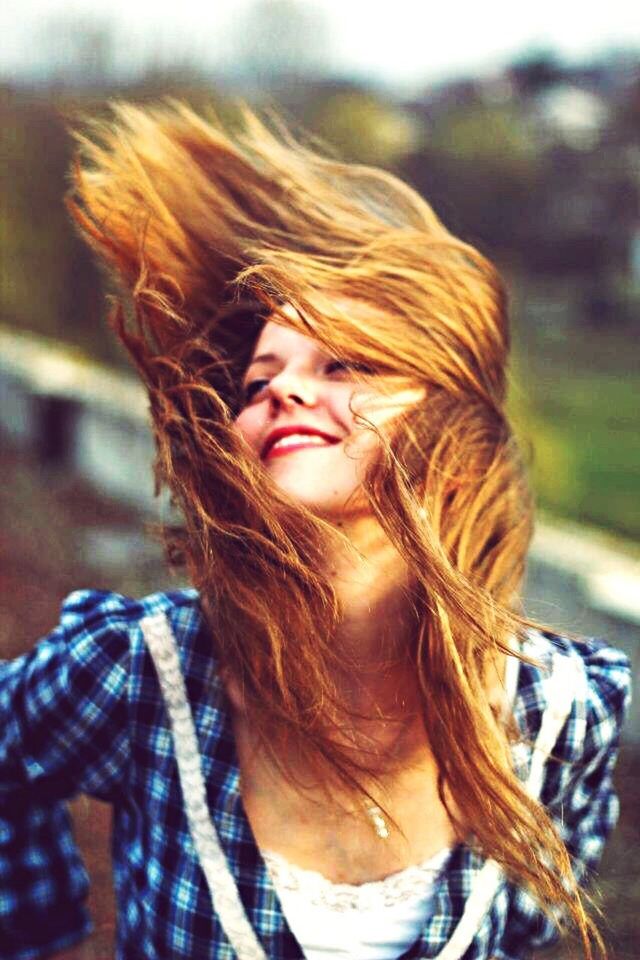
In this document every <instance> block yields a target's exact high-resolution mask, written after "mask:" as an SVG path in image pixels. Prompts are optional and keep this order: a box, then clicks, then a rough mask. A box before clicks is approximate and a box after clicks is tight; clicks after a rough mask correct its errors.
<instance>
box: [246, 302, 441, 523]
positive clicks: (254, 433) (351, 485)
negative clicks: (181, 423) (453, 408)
mask: <svg viewBox="0 0 640 960" xmlns="http://www.w3.org/2000/svg"><path fill="white" fill-rule="evenodd" d="M286 309H287V308H285V312H286ZM362 372H364V373H373V372H374V371H369V370H363V368H362V367H356V366H353V365H351V366H350V365H349V364H348V362H345V361H341V360H337V359H336V358H335V357H332V356H331V355H330V354H329V353H328V352H327V351H326V349H325V348H324V347H323V346H322V345H321V344H319V343H318V342H316V341H315V340H312V339H311V338H310V337H307V336H304V334H301V333H298V332H297V331H295V330H292V329H290V328H288V327H285V326H283V325H282V324H278V323H277V322H275V321H274V320H268V321H267V322H266V324H265V326H264V328H263V330H262V332H261V334H260V336H259V338H258V341H257V343H256V346H255V349H254V351H253V355H252V359H251V361H250V363H249V366H248V367H247V370H246V372H245V376H244V379H243V387H244V397H245V400H244V405H243V407H242V409H241V411H240V413H239V414H238V416H237V417H236V427H237V429H238V431H239V433H240V434H241V436H242V437H243V438H244V439H245V441H246V442H247V443H248V445H249V447H250V448H251V451H252V452H253V454H254V455H255V456H256V458H258V459H259V460H260V461H261V463H262V464H263V465H264V469H265V470H267V471H268V472H269V474H270V475H271V476H272V477H273V479H274V480H275V482H276V483H277V484H278V486H279V487H280V488H281V489H282V490H283V491H284V492H285V493H287V494H289V496H291V497H292V498H293V499H294V500H296V501H298V502H299V503H302V504H304V506H306V507H308V508H309V509H311V510H313V511H314V512H315V513H317V514H319V515H321V516H324V517H326V518H329V519H331V518H334V519H339V518H344V517H347V516H350V515H351V516H353V515H355V514H358V513H363V512H366V510H367V502H366V498H365V497H364V495H363V494H362V491H361V489H360V487H361V483H362V479H363V477H364V475H365V473H366V470H367V468H368V466H369V465H370V464H371V463H372V461H373V459H374V458H375V455H376V452H377V451H378V448H379V445H380V440H379V439H378V437H377V436H376V435H375V433H374V432H373V431H372V430H371V429H369V428H367V427H366V426H362V425H359V424H358V423H357V422H356V415H357V414H360V415H362V416H364V417H366V418H367V420H369V421H370V422H372V423H374V424H375V425H376V427H380V426H382V424H383V423H385V422H387V421H389V420H391V419H392V418H393V417H394V416H397V415H398V414H399V413H401V412H402V411H404V410H405V409H406V408H407V407H408V406H409V405H411V404H413V403H416V402H418V401H419V400H420V399H422V397H423V396H424V391H423V389H422V388H416V387H410V386H409V385H408V383H407V381H402V383H401V382H400V380H399V379H398V380H397V384H398V388H397V390H396V389H395V387H394V390H393V392H390V390H389V388H388V386H387V389H386V390H385V392H383V391H382V384H381V383H380V385H379V387H378V386H376V384H375V377H374V378H373V380H372V381H369V382H367V383H363V382H361V380H360V378H359V377H358V373H362ZM387 382H388V378H387Z"/></svg>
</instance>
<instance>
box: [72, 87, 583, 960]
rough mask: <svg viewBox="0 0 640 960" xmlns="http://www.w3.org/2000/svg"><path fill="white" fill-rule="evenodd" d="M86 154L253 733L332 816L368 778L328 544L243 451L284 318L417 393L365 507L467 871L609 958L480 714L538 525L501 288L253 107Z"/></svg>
mask: <svg viewBox="0 0 640 960" xmlns="http://www.w3.org/2000/svg"><path fill="white" fill-rule="evenodd" d="M77 141H78V154H77V161H76V165H75V168H74V189H73V192H72V194H71V196H70V199H69V205H70V209H71V211H72V214H73V216H74V218H75V220H76V222H77V224H79V226H80V228H81V230H82V232H83V234H84V236H85V237H86V238H87V240H88V241H89V243H90V244H92V246H93V247H94V249H95V250H96V251H97V253H98V255H99V257H100V258H101V259H102V260H103V262H105V263H106V264H107V265H108V266H109V267H110V268H111V270H112V272H113V273H114V274H115V275H116V276H117V278H118V280H119V283H120V289H121V291H122V295H121V296H120V297H119V299H118V302H117V305H116V308H115V312H114V324H115V328H116V330H117V332H118V334H119V336H120V338H121V340H122V341H123V343H124V344H125V346H126V347H127V349H128V350H129V352H130V354H131V355H132V357H133V360H134V362H135V364H136V365H137V368H138V370H139V371H140V373H141V375H142V377H143V378H144V381H145V383H146V386H147V388H148V392H149V397H150V405H151V412H152V416H153V423H154V430H155V437H156V442H157V465H156V470H157V478H158V482H159V483H161V484H166V485H168V487H169V489H170V491H171V493H172V495H173V497H174V499H175V501H176V503H177V504H178V505H179V507H180V509H181V513H182V516H183V518H184V523H183V524H181V525H180V526H179V527H176V526H174V527H172V528H171V529H169V530H168V534H167V536H168V541H169V545H170V549H171V553H172V556H173V557H174V559H175V558H178V559H182V560H184V562H185V563H186V564H187V567H188V572H189V576H190V578H191V580H192V582H193V583H194V585H195V586H196V587H198V589H199V591H200V594H201V597H202V602H203V608H204V610H205V612H206V615H207V618H208V623H209V626H210V630H211V635H212V644H213V647H214V652H215V655H216V656H217V657H218V658H219V660H220V663H221V665H222V667H223V669H224V670H225V671H227V672H228V674H229V675H230V676H232V677H233V678H234V681H235V682H236V683H237V684H239V685H240V687H241V689H242V692H243V696H244V702H245V704H246V709H247V712H248V714H249V717H250V718H251V719H252V720H253V729H255V730H256V731H258V732H259V735H260V736H261V737H262V738H263V741H264V746H265V748H266V749H268V750H269V751H270V752H271V753H272V755H274V756H275V758H276V759H278V758H281V757H282V756H283V755H284V754H285V753H286V745H287V742H290V740H291V738H292V737H293V738H295V740H296V742H298V743H300V742H301V743H302V744H304V746H305V747H306V748H307V754H308V755H309V756H312V757H314V758H315V759H316V761H317V763H318V765H319V766H320V767H321V768H323V769H324V770H325V772H326V775H327V782H335V783H336V784H338V785H339V786H340V788H341V789H343V790H344V789H346V790H347V791H348V793H349V795H352V796H358V795H360V796H361V795H362V794H363V793H365V794H369V791H370V784H371V782H372V778H373V781H375V778H376V777H377V776H378V775H379V774H380V771H381V760H380V758H379V757H376V756H375V751H369V752H367V751H366V750H365V751H360V752H359V754H358V757H359V759H357V758H356V755H355V754H354V751H353V749H351V747H350V745H349V744H346V743H345V741H344V738H343V737H342V736H341V733H340V731H341V727H343V726H344V711H345V709H346V708H345V707H344V706H343V705H342V704H341V702H340V697H339V692H338V688H337V685H336V680H335V678H336V675H337V672H338V671H340V670H344V669H346V668H348V667H349V666H353V665H349V664H347V663H346V662H345V659H346V656H347V655H346V654H345V653H343V652H341V651H340V650H337V649H336V648H335V645H334V644H333V643H332V635H333V633H334V631H335V628H336V625H337V624H338V622H339V619H340V608H339V604H338V601H337V599H336V595H335V593H334V589H333V587H332V585H331V582H330V580H329V578H328V576H327V575H326V574H325V573H324V570H325V566H324V563H323V557H324V551H325V546H326V537H327V532H328V531H327V525H326V522H325V521H323V520H321V519H319V518H318V517H316V516H314V515H313V514H312V513H311V512H309V511H308V510H306V509H305V508H304V507H302V506H300V505H299V504H296V503H293V502H291V501H290V500H289V499H288V498H287V497H286V496H285V495H284V494H283V493H281V492H280V491H279V489H278V488H277V486H276V485H275V484H274V483H273V482H271V480H270V478H269V477H268V476H266V475H265V471H264V470H263V469H262V468H261V465H260V464H258V463H256V462H255V460H254V459H252V458H251V456H250V455H249V454H248V452H247V450H246V448H245V446H244V445H243V444H242V443H241V441H240V438H239V437H238V435H237V433H236V432H235V430H234V417H235V415H236V413H237V411H238V409H239V403H240V391H239V385H240V382H241V377H242V373H243V370H244V368H245V367H246V364H247V362H248V359H249V357H250V354H251V351H252V349H253V346H254V344H255V341H256V338H257V336H258V334H259V332H260V329H261V326H262V325H263V323H264V318H265V317H266V316H268V315H269V314H270V313H272V312H273V311H276V312H277V311H278V309H279V307H281V305H282V304H283V303H286V304H291V305H292V306H293V307H294V308H295V310H294V311H288V312H287V314H286V316H285V315H282V316H280V318H279V319H280V322H282V323H287V324H288V325H289V326H290V327H292V328H294V329H297V330H299V331H300V332H302V333H304V334H306V335H308V336H311V337H314V338H315V339H316V340H318V341H320V343H322V344H324V345H325V346H326V347H327V349H329V350H330V351H331V353H332V354H334V355H337V356H344V357H348V358H350V359H352V360H356V361H360V362H361V363H366V364H367V365H368V366H373V367H374V368H377V369H379V370H381V371H383V372H386V373H389V374H394V375H400V376H402V377H407V378H409V379H410V380H411V381H412V382H415V383H417V384H421V385H423V386H424V387H425V389H426V397H425V400H424V402H421V403H419V404H416V405H415V406H414V407H412V408H411V409H410V410H408V411H407V412H406V413H404V414H403V415H402V417H401V419H400V422H398V423H397V424H396V427H395V429H394V430H393V431H392V432H391V434H390V436H388V437H382V438H381V447H380V449H381V454H380V456H379V458H378V460H377V462H376V463H375V464H374V465H373V466H372V467H371V469H370V470H369V472H368V474H367V477H366V479H365V481H364V488H365V492H366V494H367V496H368V498H369V502H370V505H371V509H372V511H373V513H374V515H375V516H376V517H377V519H378V521H379V522H380V524H381V526H382V527H383V529H384V531H385V532H386V533H387V535H388V537H389V538H390V540H391V541H392V542H393V544H394V545H395V547H396V548H397V550H398V553H399V554H400V555H401V557H402V558H403V559H404V561H405V562H406V565H407V568H408V570H409V572H410V577H411V594H410V602H411V604H412V605H413V609H414V612H415V614H416V616H417V623H418V627H417V629H416V633H415V640H414V642H413V644H411V645H410V648H409V649H407V650H406V651H405V652H404V656H405V657H406V660H407V662H408V663H410V664H411V665H412V667H413V669H414V672H415V676H416V677H417V682H418V686H419V709H420V711H421V713H422V717H423V722H424V729H425V731H426V735H427V738H428V742H429V745H430V747H431V749H432V751H433V754H434V757H435V759H436V762H437V766H438V770H439V775H440V784H441V796H443V798H445V799H446V800H448V801H452V803H450V807H452V808H455V810H456V811H457V817H458V819H459V822H460V823H461V824H462V825H463V826H464V825H465V824H466V825H472V831H470V832H471V833H472V835H473V842H474V843H475V844H477V846H478V848H479V849H480V850H481V851H482V853H483V854H485V855H487V856H490V857H493V858H495V859H496V860H497V861H498V862H499V863H500V864H501V865H502V866H503V867H504V869H505V870H506V872H507V875H508V876H509V877H511V878H512V879H514V880H515V881H517V882H519V883H521V884H524V885H525V886H526V887H527V888H529V889H530V890H531V891H532V892H533V894H534V895H535V896H536V897H537V899H538V900H539V902H540V903H541V905H542V906H543V907H544V908H545V909H547V910H548V911H549V912H550V913H554V915H556V914H557V913H558V911H557V910H554V908H557V907H560V908H563V910H564V912H565V913H567V914H568V915H570V916H571V917H572V919H573V920H574V921H575V923H576V924H577V927H578V929H579V931H580V933H581V936H582V940H583V943H584V950H585V954H586V955H587V956H588V957H591V956H592V949H591V946H590V944H591V942H595V943H596V944H598V945H599V946H601V940H600V938H599V936H598V934H597V931H596V930H595V927H594V926H593V924H592V922H591V921H590V920H589V919H588V917H587V916H586V914H585V911H584V909H583V905H582V902H581V898H580V895H579V892H578V890H577V887H576V884H575V881H574V880H573V876H572V873H571V866H570V861H569V858H568V855H567V851H566V849H565V847H564V845H563V843H562V841H561V839H560V838H559V836H558V834H557V832H556V830H555V828H554V826H553V824H552V822H551V820H550V818H549V817H548V815H547V814H546V812H545V811H544V809H543V807H542V806H541V805H540V804H539V803H538V802H537V801H535V800H533V799H531V798H530V797H529V795H528V794H527V792H526V789H525V788H524V787H523V785H522V783H521V782H520V781H519V780H518V778H517V776H516V775H515V773H514V771H513V768H512V765H511V762H510V760H509V752H508V750H507V749H506V748H505V737H504V730H503V729H502V721H501V720H500V718H499V717H497V716H496V713H495V711H494V710H493V709H492V706H491V702H490V697H489V695H488V692H487V687H488V684H487V672H488V669H489V665H490V664H491V663H493V662H494V661H495V660H496V658H497V657H498V656H499V655H500V654H501V653H505V652H507V651H508V650H509V649H510V648H509V638H510V637H513V636H518V635H520V634H521V633H522V631H523V629H524V627H525V625H526V621H525V620H524V618H523V617H522V616H521V615H520V613H519V607H518V594H519V590H520V587H521V581H522V577H523V572H524V564H525V555H526V551H527V548H528V544H529V539H530V533H531V526H532V505H531V498H530V495H529V491H528V487H527V483H526V480H525V477H524V473H523V467H522V464H521V460H520V457H519V454H518V450H517V447H516V444H515V442H514V438H513V435H512V432H511V429H510V427H509V424H508V422H507V420H506V417H505V410H504V404H505V367H506V361H507V354H508V347H509V335H508V321H507V305H506V297H505V291H504V288H503V284H502V282H501V280H500V277H499V275H498V273H497V272H496V270H495V268H494V267H493V266H492V264H491V263H490V262H488V261H487V260H486V259H485V258H484V257H483V256H482V255H481V254H480V253H479V252H478V251H477V250H475V249H473V247H471V246H469V245H468V244H466V243H463V242H461V241H460V240H458V239H456V238H455V237H454V236H452V234H451V233H449V231H448V230H447V229H446V228H445V227H444V226H443V224H442V223H441V222H440V220H439V219H438V218H437V216H436V215H435V214H434V212H433V210H432V209H431V207H430V206H429V205H428V204H427V203H426V202H425V201H424V200H423V199H422V198H421V197H419V196H418V195H417V194H416V193H415V192H414V191H413V190H412V189H410V188H409V187H408V186H406V185H405V184H403V183H402V182H401V181H399V180H398V179H397V178H395V177H394V176H392V175H391V174H389V173H385V172H382V171H380V170H376V169H371V168H368V167H364V166H357V165H353V164H345V163H341V162H338V161H337V160H335V159H333V158H331V157H330V156H327V155H326V154H325V153H324V152H322V151H321V150H319V148H318V147H317V145H315V144H313V145H311V146H310V145H309V142H307V141H305V142H300V141H298V140H296V139H294V138H293V137H292V136H291V135H290V133H288V131H287V130H286V129H285V128H284V126H283V125H282V124H281V123H279V122H277V121H274V120H273V118H271V119H268V120H264V119H259V118H258V117H257V116H256V115H255V114H254V113H253V112H251V111H250V110H249V109H247V108H244V109H242V110H240V111H239V112H238V114H237V116H236V117H235V119H234V121H233V122H232V123H226V124H223V123H222V122H221V121H220V120H219V119H218V118H217V117H216V116H215V115H214V114H211V115H210V116H207V117H206V118H205V117H204V116H200V115H197V114H196V113H194V112H193V111H192V110H191V109H190V108H188V107H187V106H185V105H184V104H181V103H178V102H175V101H169V102H166V103H163V104H161V105H158V106H155V107H152V108H149V107H146V108H144V109H141V108H139V107H136V106H133V105H131V104H126V103H118V104H115V105H114V106H113V116H112V117H110V118H109V119H108V120H101V121H92V122H89V124H88V125H87V127H86V128H84V130H83V132H82V133H79V134H77ZM346 300H351V301H353V300H356V301H359V302H361V303H363V304H366V305H369V306H370V307H373V308H375V309H372V310H369V311H367V312H365V313H363V312H362V311H349V310H348V309H347V308H346V307H340V306H339V304H344V303H345V301H346ZM408 602H409V600H408ZM363 756H364V757H365V760H364V761H363V760H362V757H363ZM367 758H368V759H367ZM383 766H384V764H383ZM563 910H561V911H559V912H563Z"/></svg>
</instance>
